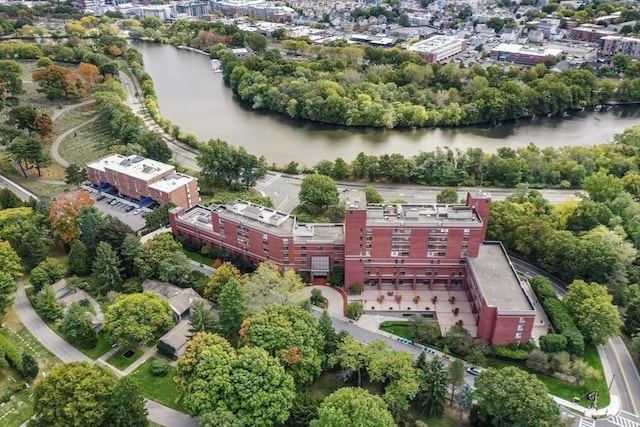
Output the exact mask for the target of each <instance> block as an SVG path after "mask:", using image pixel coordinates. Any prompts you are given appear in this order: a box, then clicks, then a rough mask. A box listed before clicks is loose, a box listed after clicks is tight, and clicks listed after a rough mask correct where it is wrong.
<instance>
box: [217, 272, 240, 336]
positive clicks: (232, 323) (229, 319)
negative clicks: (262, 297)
mask: <svg viewBox="0 0 640 427" xmlns="http://www.w3.org/2000/svg"><path fill="white" fill-rule="evenodd" d="M246 313H247V307H246V303H245V296H244V290H243V289H242V286H241V285H240V283H238V281H236V280H235V279H234V278H231V279H229V281H227V283H226V284H225V285H224V286H223V288H222V292H220V297H219V298H218V330H219V331H220V334H221V335H222V336H224V337H226V338H227V339H230V340H232V339H234V338H237V336H238V331H239V330H240V326H241V325H242V321H243V320H244V318H245V315H246Z"/></svg>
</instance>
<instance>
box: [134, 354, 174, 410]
mask: <svg viewBox="0 0 640 427" xmlns="http://www.w3.org/2000/svg"><path fill="white" fill-rule="evenodd" d="M154 360H156V359H155V358H154V357H150V358H149V359H148V360H146V361H145V362H144V363H143V364H142V365H140V366H138V369H136V370H135V371H133V372H132V373H131V374H130V375H129V376H130V377H131V378H133V379H134V380H135V381H136V383H137V384H138V387H139V388H140V392H141V393H142V395H143V396H144V397H146V398H148V399H151V400H155V401H156V402H159V403H162V404H163V405H165V406H168V407H170V408H173V409H176V410H178V411H184V408H183V407H182V405H181V404H180V403H176V399H177V398H178V394H179V393H178V387H177V386H176V384H175V383H174V382H173V379H172V378H173V375H174V371H175V368H173V367H172V368H171V369H170V370H169V373H168V374H167V375H166V376H164V377H154V376H153V375H151V364H152V363H153V361H154Z"/></svg>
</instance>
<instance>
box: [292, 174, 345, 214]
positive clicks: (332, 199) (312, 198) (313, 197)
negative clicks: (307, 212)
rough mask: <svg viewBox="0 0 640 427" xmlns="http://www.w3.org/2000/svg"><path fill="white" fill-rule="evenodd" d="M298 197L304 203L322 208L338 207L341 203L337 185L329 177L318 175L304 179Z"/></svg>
mask: <svg viewBox="0 0 640 427" xmlns="http://www.w3.org/2000/svg"><path fill="white" fill-rule="evenodd" d="M298 197H299V199H300V201H301V202H302V203H310V204H312V205H315V206H318V207H321V208H326V207H327V206H329V205H337V204H338V202H339V197H338V187H336V183H335V182H333V180H332V179H331V178H329V177H328V176H324V175H318V174H311V175H307V176H305V177H304V179H303V180H302V184H301V185H300V193H298Z"/></svg>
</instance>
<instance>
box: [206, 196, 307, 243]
mask: <svg viewBox="0 0 640 427" xmlns="http://www.w3.org/2000/svg"><path fill="white" fill-rule="evenodd" d="M211 210H212V211H214V212H216V213H217V214H218V216H219V217H220V218H223V219H224V218H228V219H230V220H232V221H234V222H237V223H239V224H243V223H247V225H251V226H252V227H254V228H256V229H258V230H262V231H266V232H269V233H283V234H286V235H291V234H292V233H293V228H294V226H295V223H296V219H295V217H294V216H292V215H289V214H287V213H284V212H280V211H277V210H275V209H271V208H267V207H265V206H260V205H256V204H255V203H251V202H247V201H245V200H236V201H234V202H230V203H227V204H225V205H214V206H212V207H211Z"/></svg>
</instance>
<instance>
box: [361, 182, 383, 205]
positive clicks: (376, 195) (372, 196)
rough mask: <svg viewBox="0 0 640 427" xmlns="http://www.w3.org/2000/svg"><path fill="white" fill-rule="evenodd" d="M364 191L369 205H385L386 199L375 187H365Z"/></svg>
mask: <svg viewBox="0 0 640 427" xmlns="http://www.w3.org/2000/svg"><path fill="white" fill-rule="evenodd" d="M362 191H364V194H365V197H366V198H367V204H371V203H384V198H383V197H382V196H381V195H380V192H378V190H377V189H376V188H375V187H370V186H369V187H364V188H363V189H362Z"/></svg>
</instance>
